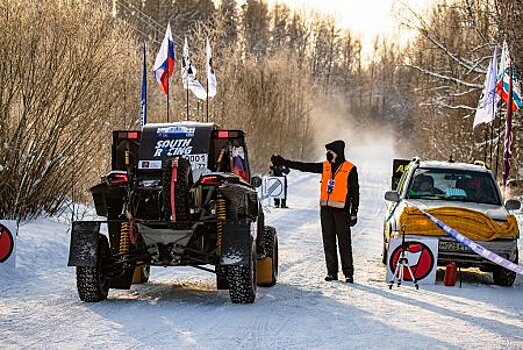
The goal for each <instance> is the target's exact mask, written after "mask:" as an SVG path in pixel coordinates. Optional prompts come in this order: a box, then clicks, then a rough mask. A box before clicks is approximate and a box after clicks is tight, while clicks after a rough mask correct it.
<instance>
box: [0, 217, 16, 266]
mask: <svg viewBox="0 0 523 350" xmlns="http://www.w3.org/2000/svg"><path fill="white" fill-rule="evenodd" d="M14 248H15V240H14V237H13V234H12V233H11V232H10V231H9V230H8V229H7V228H6V227H5V226H4V225H2V224H0V263H3V262H5V261H7V259H9V258H10V257H11V254H13V251H14Z"/></svg>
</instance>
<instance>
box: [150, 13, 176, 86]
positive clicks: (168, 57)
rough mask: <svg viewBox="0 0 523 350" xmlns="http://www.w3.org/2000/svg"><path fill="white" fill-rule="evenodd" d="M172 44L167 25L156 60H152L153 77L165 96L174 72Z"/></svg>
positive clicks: (169, 25)
mask: <svg viewBox="0 0 523 350" xmlns="http://www.w3.org/2000/svg"><path fill="white" fill-rule="evenodd" d="M174 62H175V59H174V42H173V36H172V33H171V23H169V24H167V29H166V31H165V37H164V38H163V42H162V46H161V47H160V51H159V52H158V55H156V59H155V60H154V75H155V76H156V81H157V82H158V84H160V88H161V89H162V91H163V92H164V93H166V94H168V93H169V81H168V80H169V77H170V76H171V75H173V72H174Z"/></svg>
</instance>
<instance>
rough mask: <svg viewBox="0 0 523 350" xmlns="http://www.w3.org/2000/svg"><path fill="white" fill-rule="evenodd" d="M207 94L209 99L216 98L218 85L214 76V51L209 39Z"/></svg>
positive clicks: (207, 49) (207, 48)
mask: <svg viewBox="0 0 523 350" xmlns="http://www.w3.org/2000/svg"><path fill="white" fill-rule="evenodd" d="M205 51H206V52H207V94H208V95H209V97H214V96H216V88H217V86H218V83H217V82H216V75H215V74H214V67H213V65H212V51H211V45H210V44H209V38H207V47H206V50H205Z"/></svg>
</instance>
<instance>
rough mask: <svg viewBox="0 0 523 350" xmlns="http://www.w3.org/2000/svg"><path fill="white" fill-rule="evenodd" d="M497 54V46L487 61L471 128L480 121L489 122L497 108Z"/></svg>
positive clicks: (493, 117)
mask: <svg viewBox="0 0 523 350" xmlns="http://www.w3.org/2000/svg"><path fill="white" fill-rule="evenodd" d="M497 56H498V54H497V47H495V48H494V54H493V55H492V60H491V61H490V63H489V66H488V71H487V76H486V78H485V84H484V86H483V92H482V94H481V98H480V100H479V103H478V108H477V109H476V114H475V116H474V124H473V126H472V128H475V127H476V126H478V125H479V124H481V123H490V122H492V121H493V120H494V119H495V116H496V111H497V109H498V102H499V100H500V97H499V95H498V94H496V80H497V67H498V57H497Z"/></svg>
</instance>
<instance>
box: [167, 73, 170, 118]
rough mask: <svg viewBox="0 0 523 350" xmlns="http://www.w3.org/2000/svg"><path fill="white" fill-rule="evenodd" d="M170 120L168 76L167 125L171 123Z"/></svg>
mask: <svg viewBox="0 0 523 350" xmlns="http://www.w3.org/2000/svg"><path fill="white" fill-rule="evenodd" d="M169 119H170V118H169V76H167V123H169V122H170V120H169Z"/></svg>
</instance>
